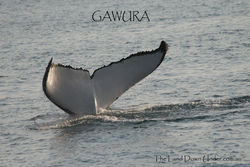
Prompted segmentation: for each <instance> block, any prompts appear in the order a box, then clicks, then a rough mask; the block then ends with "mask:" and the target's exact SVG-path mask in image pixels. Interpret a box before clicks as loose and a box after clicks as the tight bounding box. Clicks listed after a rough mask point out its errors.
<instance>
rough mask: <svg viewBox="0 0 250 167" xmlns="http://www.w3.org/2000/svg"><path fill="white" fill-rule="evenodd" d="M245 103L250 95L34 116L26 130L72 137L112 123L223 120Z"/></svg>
mask: <svg viewBox="0 0 250 167" xmlns="http://www.w3.org/2000/svg"><path fill="white" fill-rule="evenodd" d="M249 102H250V96H242V97H236V98H231V99H219V100H205V101H201V100H197V101H192V102H189V103H183V104H167V105H157V106H151V107H145V108H140V109H130V110H114V109H111V110H105V111H102V112H101V113H99V114H97V115H95V116H92V115H90V116H82V117H72V116H65V114H64V115H62V114H60V115H59V114H50V115H38V116H36V117H34V118H31V119H30V121H34V125H32V126H31V127H30V129H34V130H48V129H64V130H65V131H67V129H69V131H70V133H71V134H72V133H74V131H76V132H78V133H79V130H80V131H81V130H82V129H84V131H85V132H88V131H93V130H94V128H95V127H98V126H111V125H112V126H114V124H123V125H129V124H132V125H141V124H146V123H149V122H151V123H152V122H157V121H166V122H182V121H185V122H187V121H201V120H202V121H223V118H224V117H225V116H227V115H232V114H236V113H238V112H241V111H242V110H241V109H242V108H244V107H245V105H249ZM243 111H244V110H243ZM58 118H59V119H58ZM51 119H52V120H51ZM55 119H56V120H55ZM220 119H221V120H220ZM72 127H73V129H72ZM83 127H84V128H83Z"/></svg>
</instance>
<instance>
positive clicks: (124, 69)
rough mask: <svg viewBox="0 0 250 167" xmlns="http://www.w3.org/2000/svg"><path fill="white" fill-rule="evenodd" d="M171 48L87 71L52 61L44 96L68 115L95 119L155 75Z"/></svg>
mask: <svg viewBox="0 0 250 167" xmlns="http://www.w3.org/2000/svg"><path fill="white" fill-rule="evenodd" d="M167 50H168V44H167V43H166V42H164V41H162V42H161V44H160V47H159V48H157V49H155V50H152V51H146V52H138V53H136V54H132V55H130V56H129V57H127V58H125V59H124V58H123V59H121V60H120V61H117V62H112V63H110V64H109V65H107V66H103V67H101V68H99V69H96V70H95V71H94V72H93V74H92V75H90V74H89V71H88V70H85V69H82V68H73V67H71V66H65V65H62V64H54V63H53V62H52V60H53V59H52V58H51V60H50V61H49V64H48V66H47V68H46V71H45V74H44V77H43V91H44V93H45V95H46V96H47V97H48V98H49V99H50V100H51V101H52V102H53V103H54V104H55V105H57V106H58V107H59V108H61V109H63V110H64V111H65V112H67V113H69V114H77V115H94V114H96V113H97V112H98V110H100V109H101V108H107V107H108V106H110V105H111V104H112V103H113V102H114V101H115V100H116V99H117V98H118V97H120V96H121V95H122V94H123V93H124V92H125V91H126V90H128V89H129V88H130V87H132V86H133V85H134V84H136V83H137V82H139V81H140V80H142V79H143V78H145V77H146V76H147V75H149V74H150V73H152V72H153V71H154V70H155V69H156V68H157V67H158V66H159V65H160V64H161V62H162V61H163V59H164V57H165V54H166V52H167Z"/></svg>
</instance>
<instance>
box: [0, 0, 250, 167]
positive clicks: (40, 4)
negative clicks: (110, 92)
mask: <svg viewBox="0 0 250 167" xmlns="http://www.w3.org/2000/svg"><path fill="white" fill-rule="evenodd" d="M96 10H100V13H102V16H101V17H104V14H105V12H106V11H109V12H111V11H127V13H128V11H139V12H140V15H141V14H143V12H144V11H146V12H147V14H148V16H149V19H150V21H148V20H147V19H144V20H142V21H141V22H139V21H137V20H134V21H128V22H123V21H110V20H108V19H105V20H104V21H101V22H95V21H93V20H92V14H93V13H94V12H95V11H96ZM138 16H139V15H138ZM139 17H141V16H139ZM162 40H164V41H166V42H167V43H168V44H169V51H168V52H167V54H166V58H165V60H164V61H163V62H162V64H161V65H160V66H159V67H158V68H157V69H156V70H155V71H154V72H153V73H152V74H150V75H149V76H148V77H146V78H145V79H144V80H142V81H141V82H139V83H138V84H136V85H135V86H134V87H132V88H131V89H129V90H128V91H127V92H126V93H125V94H123V95H122V96H121V97H120V98H119V99H118V100H117V101H115V102H114V103H113V104H112V105H111V106H110V109H107V110H104V111H102V112H101V113H99V114H97V115H96V116H83V117H72V116H69V115H68V114H67V113H65V112H63V111H62V110H61V109H59V108H58V107H56V106H55V105H54V104H52V103H51V102H50V101H49V100H48V99H47V98H46V96H45V95H44V93H43V90H42V79H43V75H44V72H45V69H46V66H47V64H48V62H49V60H50V58H51V57H53V60H54V62H55V63H62V64H65V65H71V66H73V67H82V68H85V69H88V70H89V71H90V72H91V73H92V72H93V71H94V70H95V69H96V68H99V67H102V66H104V65H108V64H109V63H110V62H113V61H119V60H120V59H122V58H125V57H127V56H129V55H130V54H133V53H137V52H139V51H147V50H148V51H150V50H152V49H156V48H158V47H159V45H160V42H161V41H162ZM0 166H1V167H16V166H20V167H24V166H29V167H38V166H41V167H56V166H65V167H66V166H67V167H68V166H88V167H89V166H93V167H101V166H119V167H128V166H129V167H145V166H152V167H154V166H156V167H165V166H178V167H179V166H188V167H193V166H204V167H210V166H218V167H221V166H232V167H239V166H240V167H246V166H250V1H249V0H237V1H236V0H219V1H216V0H207V1H202V0H188V1H184V0H156V1H152V0H139V1H134V0H128V1H123V2H120V1H111V0H104V1H96V0H93V1H85V0H68V1H66V0H53V1H49V0H8V1H7V0H6V1H3V0H0Z"/></svg>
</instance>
